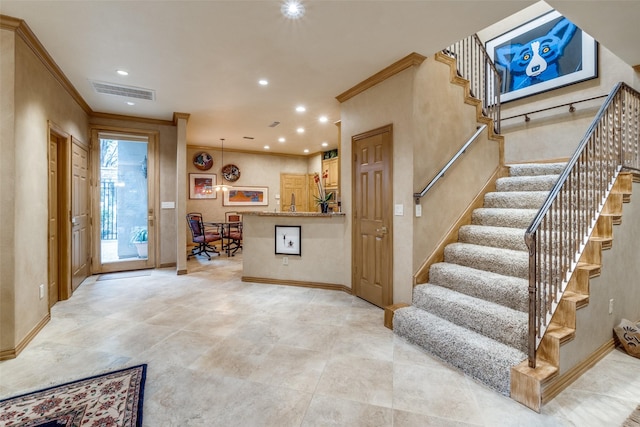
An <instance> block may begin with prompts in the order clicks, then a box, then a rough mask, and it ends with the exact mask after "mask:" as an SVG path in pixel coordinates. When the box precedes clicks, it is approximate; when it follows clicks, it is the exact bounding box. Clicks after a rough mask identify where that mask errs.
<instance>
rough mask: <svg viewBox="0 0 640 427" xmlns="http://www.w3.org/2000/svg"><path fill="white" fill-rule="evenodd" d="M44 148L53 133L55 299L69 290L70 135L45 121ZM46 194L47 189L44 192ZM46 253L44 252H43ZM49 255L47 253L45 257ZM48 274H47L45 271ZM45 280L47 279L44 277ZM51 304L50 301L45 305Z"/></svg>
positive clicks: (49, 200)
mask: <svg viewBox="0 0 640 427" xmlns="http://www.w3.org/2000/svg"><path fill="white" fill-rule="evenodd" d="M47 124H48V135H47V147H48V146H49V141H50V140H51V137H52V136H53V137H54V138H56V140H57V141H58V168H57V169H58V173H57V175H58V177H57V186H58V194H57V201H58V211H57V217H58V221H56V223H57V231H56V233H57V234H58V300H59V301H63V300H66V299H69V297H71V294H72V290H71V175H70V174H71V135H70V134H68V133H67V132H65V131H64V130H63V129H62V128H61V127H60V126H58V125H57V124H56V123H54V122H52V121H50V120H49V121H47ZM50 161H51V158H50V157H49V150H48V149H47V168H48V167H49V166H48V165H49V162H50ZM47 193H48V191H47ZM47 206H48V209H50V208H49V207H50V206H51V194H47ZM47 252H48V251H47ZM49 256H50V254H47V259H48V257H49ZM47 274H49V273H47ZM47 280H48V278H47ZM49 307H51V304H49Z"/></svg>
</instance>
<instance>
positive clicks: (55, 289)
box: [47, 135, 60, 308]
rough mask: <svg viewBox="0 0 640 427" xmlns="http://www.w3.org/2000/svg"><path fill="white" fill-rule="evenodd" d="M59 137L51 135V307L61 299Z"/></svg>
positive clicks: (49, 280) (48, 284) (49, 255)
mask: <svg viewBox="0 0 640 427" xmlns="http://www.w3.org/2000/svg"><path fill="white" fill-rule="evenodd" d="M58 179H59V177H58V139H57V138H56V137H55V136H54V135H50V136H49V213H48V218H49V231H48V233H49V239H48V244H49V248H48V272H49V277H48V283H47V288H48V289H47V290H48V296H49V307H50V308H51V307H52V306H53V305H54V304H55V303H57V302H58V301H59V300H60V292H59V284H60V270H59V269H58V266H59V265H60V251H59V248H60V241H59V237H60V236H59V233H58V228H59V225H58V224H59V221H60V218H59V208H58V200H59V195H58V191H59V188H58Z"/></svg>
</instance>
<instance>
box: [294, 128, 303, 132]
mask: <svg viewBox="0 0 640 427" xmlns="http://www.w3.org/2000/svg"><path fill="white" fill-rule="evenodd" d="M296 132H298V133H304V128H298V129H296Z"/></svg>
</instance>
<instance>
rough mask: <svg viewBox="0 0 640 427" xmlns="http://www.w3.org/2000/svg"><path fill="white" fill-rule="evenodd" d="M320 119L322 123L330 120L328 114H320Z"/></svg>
mask: <svg viewBox="0 0 640 427" xmlns="http://www.w3.org/2000/svg"><path fill="white" fill-rule="evenodd" d="M318 121H319V122H320V123H327V122H328V121H329V118H328V117H327V116H320V117H319V118H318Z"/></svg>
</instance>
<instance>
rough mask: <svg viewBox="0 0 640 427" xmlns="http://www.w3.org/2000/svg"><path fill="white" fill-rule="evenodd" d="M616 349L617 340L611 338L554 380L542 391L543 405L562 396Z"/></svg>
mask: <svg viewBox="0 0 640 427" xmlns="http://www.w3.org/2000/svg"><path fill="white" fill-rule="evenodd" d="M615 348H616V344H615V340H614V339H613V338H611V339H610V340H609V341H607V342H605V343H604V344H603V345H601V346H600V347H599V348H597V349H596V351H594V352H593V353H591V355H590V356H589V357H587V358H586V359H585V360H583V361H582V362H580V363H578V364H577V365H576V366H574V367H573V368H571V369H570V370H568V371H567V372H565V373H564V374H562V375H560V376H558V377H556V378H554V379H553V380H552V381H551V382H550V383H549V385H548V386H546V387H545V388H544V390H543V391H542V404H543V405H544V404H545V403H547V402H549V401H551V399H553V398H554V397H556V396H557V395H558V394H560V392H561V391H563V390H564V389H566V388H567V387H569V386H570V385H571V384H572V383H573V382H574V381H575V380H577V379H578V378H580V376H581V375H582V374H584V373H585V372H587V371H588V370H589V369H591V368H592V367H593V366H594V365H595V364H596V363H598V362H599V361H600V360H602V359H603V358H604V357H605V356H606V355H607V354H609V353H611V351H612V350H614V349H615Z"/></svg>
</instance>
